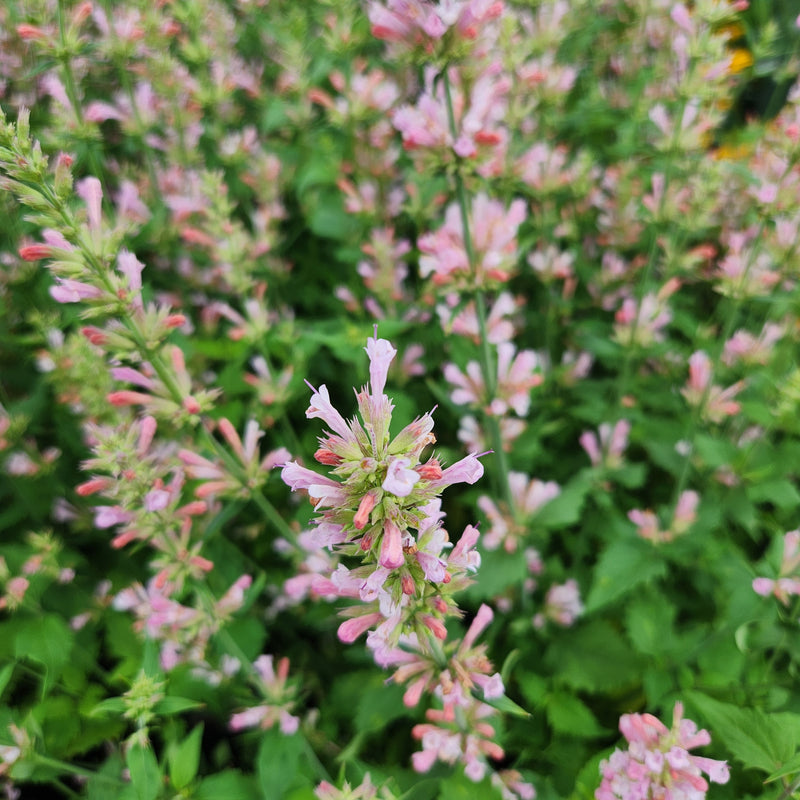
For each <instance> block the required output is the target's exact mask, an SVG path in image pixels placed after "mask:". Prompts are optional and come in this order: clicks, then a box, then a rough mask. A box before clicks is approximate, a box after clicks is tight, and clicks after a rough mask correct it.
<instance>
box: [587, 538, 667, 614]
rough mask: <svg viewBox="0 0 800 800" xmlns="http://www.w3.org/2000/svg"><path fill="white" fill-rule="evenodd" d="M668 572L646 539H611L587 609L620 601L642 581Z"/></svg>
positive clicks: (595, 574)
mask: <svg viewBox="0 0 800 800" xmlns="http://www.w3.org/2000/svg"><path fill="white" fill-rule="evenodd" d="M665 572H666V565H665V564H664V562H663V561H662V560H661V559H660V558H659V557H658V552H657V551H656V550H655V548H654V547H653V546H652V545H651V544H650V543H649V542H645V541H640V540H638V539H627V540H620V541H616V542H612V543H611V544H610V545H609V546H608V547H607V548H606V549H605V550H604V551H603V553H602V555H601V556H600V559H599V561H598V562H597V566H596V567H595V572H594V583H593V584H592V588H591V591H590V592H589V596H588V597H587V599H586V611H587V612H592V611H596V610H597V609H599V608H602V607H603V606H606V605H608V604H609V603H612V602H613V601H615V600H618V599H619V598H620V597H622V596H623V595H625V594H627V593H628V592H630V591H631V590H632V589H634V588H635V587H636V586H639V584H642V583H645V582H650V581H654V580H655V579H656V578H660V577H661V576H662V575H664V574H665Z"/></svg>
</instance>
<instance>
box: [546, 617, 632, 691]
mask: <svg viewBox="0 0 800 800" xmlns="http://www.w3.org/2000/svg"><path fill="white" fill-rule="evenodd" d="M545 663H546V664H547V666H548V668H549V669H550V670H551V671H552V672H553V675H554V676H555V678H556V679H557V681H558V682H559V684H560V685H562V686H569V687H571V688H572V689H575V690H577V691H587V692H599V691H606V690H611V689H617V688H620V687H624V686H629V685H631V684H634V683H638V682H639V681H640V680H641V663H640V661H639V658H638V656H637V655H636V653H634V652H632V651H631V648H630V645H629V644H628V643H627V642H626V641H625V640H624V639H623V638H622V636H621V635H620V634H619V633H618V632H617V630H616V629H615V628H614V627H613V626H612V625H611V624H610V623H608V622H606V621H604V620H594V621H592V622H589V623H587V624H585V625H583V626H581V627H578V628H572V629H570V630H569V631H565V632H564V633H563V635H562V636H561V637H560V638H558V639H556V640H555V641H554V642H553V643H552V644H551V645H550V647H549V648H548V649H547V651H546V655H545Z"/></svg>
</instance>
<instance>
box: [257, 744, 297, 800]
mask: <svg viewBox="0 0 800 800" xmlns="http://www.w3.org/2000/svg"><path fill="white" fill-rule="evenodd" d="M302 754H303V737H302V736H300V735H299V734H294V735H293V736H286V735H285V734H283V733H281V732H280V731H279V730H275V729H272V730H268V731H266V732H265V733H264V737H263V739H262V740H261V746H260V747H259V748H258V758H257V760H256V773H257V775H258V782H259V785H260V787H261V796H262V797H263V798H264V800H281V798H283V797H284V796H285V795H286V791H287V790H288V789H289V787H290V786H291V785H292V784H293V783H294V781H295V780H296V778H297V776H298V775H299V774H301V770H300V769H299V768H298V765H299V763H300V756H301V755H302Z"/></svg>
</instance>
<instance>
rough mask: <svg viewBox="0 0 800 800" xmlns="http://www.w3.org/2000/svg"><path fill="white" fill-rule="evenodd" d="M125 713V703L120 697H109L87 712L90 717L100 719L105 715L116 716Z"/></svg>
mask: <svg viewBox="0 0 800 800" xmlns="http://www.w3.org/2000/svg"><path fill="white" fill-rule="evenodd" d="M124 711H125V701H124V700H123V699H122V698H121V697H109V698H107V699H106V700H102V701H101V702H99V703H98V704H97V705H96V706H94V708H92V710H91V711H90V712H89V716H90V717H102V716H105V715H106V714H113V715H115V716H118V715H120V714H122V713H124Z"/></svg>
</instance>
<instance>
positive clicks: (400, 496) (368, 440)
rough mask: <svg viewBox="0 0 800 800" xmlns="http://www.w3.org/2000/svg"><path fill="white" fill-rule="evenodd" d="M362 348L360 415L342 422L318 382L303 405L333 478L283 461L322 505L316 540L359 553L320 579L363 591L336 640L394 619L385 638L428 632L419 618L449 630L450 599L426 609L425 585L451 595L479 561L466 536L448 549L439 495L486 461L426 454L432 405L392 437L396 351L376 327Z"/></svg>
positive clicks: (352, 593) (293, 480)
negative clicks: (448, 460)
mask: <svg viewBox="0 0 800 800" xmlns="http://www.w3.org/2000/svg"><path fill="white" fill-rule="evenodd" d="M366 351H367V355H368V356H369V361H370V367H369V373H370V381H369V385H368V386H365V387H364V388H362V389H361V391H360V392H357V393H356V396H357V400H358V408H359V412H360V416H361V422H359V421H358V420H357V419H352V420H350V421H347V420H345V418H344V417H343V416H342V415H341V414H340V413H339V412H338V411H337V410H336V409H335V408H334V407H333V404H332V403H331V400H330V395H329V393H328V390H327V387H325V386H324V385H323V386H320V387H319V388H318V389H313V394H312V396H311V403H310V405H309V408H308V409H307V411H306V416H307V417H308V418H309V419H315V418H318V419H321V420H323V422H325V423H326V425H327V426H328V429H329V430H328V431H327V432H326V434H325V435H324V436H323V437H322V438H320V440H319V444H320V446H319V449H318V450H317V452H316V453H315V455H314V457H315V459H316V460H317V461H318V462H319V463H321V464H324V465H325V466H328V467H330V468H331V469H330V474H331V476H332V477H325V476H322V475H320V474H318V473H317V472H314V471H313V470H310V469H307V468H306V467H303V466H301V465H300V464H298V463H297V462H293V461H291V462H288V463H286V464H285V465H284V466H283V471H282V477H283V480H284V481H285V482H286V483H287V484H288V485H289V486H290V487H291V488H292V489H293V490H305V491H306V492H307V493H308V496H309V498H310V500H311V501H312V502H313V503H314V505H315V508H316V509H317V510H318V511H319V512H320V516H319V517H318V518H317V520H316V522H317V532H318V535H319V540H320V543H321V544H323V546H328V547H335V548H336V549H337V550H338V551H340V552H342V553H345V554H348V555H351V556H360V557H361V559H362V566H361V567H358V568H356V569H353V570H348V569H346V568H345V567H344V566H343V565H339V568H338V570H337V572H336V573H334V574H333V575H332V576H331V578H330V581H329V582H328V585H326V586H323V585H322V583H321V582H320V581H318V582H317V588H316V591H317V593H319V594H336V595H339V596H346V597H352V598H356V597H357V598H359V599H360V600H361V601H362V602H363V603H365V604H366V605H363V606H359V607H355V608H353V609H350V610H348V611H346V612H345V615H346V616H348V617H349V618H348V619H347V621H346V622H344V623H343V624H342V626H341V627H340V629H339V636H340V638H341V639H342V640H344V641H354V640H355V638H357V637H358V636H359V635H361V634H362V633H364V632H366V631H368V630H371V629H373V628H374V627H375V626H376V625H379V624H381V623H383V622H384V621H386V622H389V623H391V624H390V628H391V632H390V633H387V636H388V640H389V641H390V643H392V644H394V643H396V641H397V637H399V635H400V632H401V630H402V629H403V627H404V626H405V627H407V628H408V630H409V631H416V632H419V633H421V634H423V635H424V633H423V631H422V629H421V628H420V627H419V626H422V627H424V628H427V630H428V631H430V632H431V633H433V635H434V636H436V637H437V638H443V636H442V633H443V631H444V627H443V624H442V622H441V619H442V617H443V616H444V615H445V612H446V611H447V610H448V608H449V607H450V606H449V605H448V603H447V602H446V601H443V600H442V601H440V602H434V603H433V605H432V606H431V607H429V605H428V604H429V603H431V602H433V601H432V599H431V595H430V591H429V589H426V588H425V587H426V586H430V585H431V584H432V585H433V586H435V587H438V591H440V592H441V591H446V592H447V593H448V594H449V593H452V590H453V589H455V588H456V586H457V585H459V584H462V583H463V582H462V581H461V580H460V576H463V575H464V574H465V573H466V572H468V571H470V569H474V567H475V565H474V564H473V563H472V562H470V561H469V559H467V560H463V559H461V556H460V553H461V551H462V550H463V549H464V548H461V547H460V545H461V543H460V542H459V546H457V547H456V548H454V549H453V550H452V551H451V552H450V553H449V556H447V555H446V554H445V551H446V550H447V549H448V548H450V547H451V545H450V543H449V541H448V536H447V532H446V531H445V530H444V529H443V528H442V527H441V523H440V520H441V517H442V516H443V515H442V514H441V512H440V511H439V503H438V499H437V496H438V495H439V494H440V492H441V491H442V489H444V488H445V487H446V486H449V485H451V484H454V483H460V482H466V483H474V482H475V481H477V480H478V479H479V478H480V477H481V475H482V474H483V467H482V465H481V463H480V461H479V460H478V458H477V456H476V455H475V454H470V455H468V456H466V457H465V458H463V459H461V460H460V461H458V462H456V463H455V464H453V465H451V466H449V467H446V468H445V467H443V466H442V465H441V464H440V462H439V460H438V459H437V458H436V457H435V456H430V457H428V458H427V459H423V451H424V450H425V448H426V447H428V446H429V445H431V444H433V443H434V442H435V441H436V440H435V437H434V435H433V433H432V429H433V419H432V417H431V415H430V413H426V414H423V415H422V416H421V417H419V418H417V419H416V420H414V421H413V422H411V423H410V424H409V425H407V426H406V427H405V428H403V430H401V431H400V432H399V433H398V434H397V436H395V437H394V438H391V437H390V435H389V425H390V422H391V416H392V410H393V405H392V402H391V400H390V399H389V398H388V397H387V396H386V395H385V394H384V392H383V390H384V387H385V385H386V378H387V374H388V371H389V365H390V363H391V362H392V360H393V359H394V357H395V355H396V353H397V351H396V350H395V349H394V347H392V345H391V344H390V343H389V342H388V341H387V340H385V339H378V338H377V334H376V335H375V336H374V337H373V338H372V339H369V340H368V341H367V347H366ZM362 423H363V424H362ZM462 538H463V537H462ZM472 544H473V545H474V542H472ZM456 578H459V580H455V579H456ZM411 598H418V599H419V602H417V601H416V600H414V601H413V602H412V599H411ZM423 598H426V599H424V601H423Z"/></svg>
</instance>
